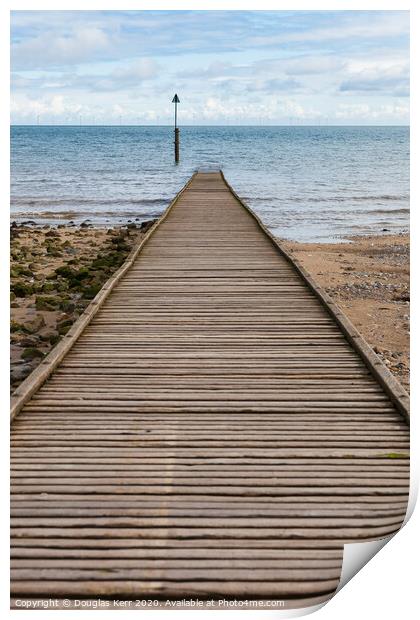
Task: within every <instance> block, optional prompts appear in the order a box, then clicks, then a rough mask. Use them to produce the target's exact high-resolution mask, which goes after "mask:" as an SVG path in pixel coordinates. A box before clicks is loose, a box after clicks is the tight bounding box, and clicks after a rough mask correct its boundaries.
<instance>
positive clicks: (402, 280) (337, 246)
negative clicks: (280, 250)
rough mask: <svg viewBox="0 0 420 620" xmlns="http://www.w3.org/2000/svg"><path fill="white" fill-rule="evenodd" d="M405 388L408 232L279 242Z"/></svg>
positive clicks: (407, 339) (408, 306)
mask: <svg viewBox="0 0 420 620" xmlns="http://www.w3.org/2000/svg"><path fill="white" fill-rule="evenodd" d="M282 243H283V245H284V246H285V248H286V249H287V250H288V251H289V252H291V253H292V254H293V256H295V257H296V258H298V259H299V260H300V261H301V262H302V264H303V266H304V267H305V268H306V270H307V271H308V272H309V273H310V274H311V276H312V277H313V278H314V279H315V280H316V281H317V282H318V284H320V285H321V286H322V287H323V288H324V289H325V290H326V291H327V292H328V294H329V295H330V296H331V297H332V298H333V299H334V301H335V302H336V303H337V304H338V305H339V306H340V307H341V309H342V310H343V311H344V312H345V314H346V315H347V316H348V317H349V319H350V320H351V321H352V323H353V324H354V325H355V327H356V328H357V329H358V330H359V331H360V333H361V334H362V335H363V336H364V338H365V339H366V340H367V342H368V343H369V344H370V345H371V346H372V347H373V349H374V351H375V352H376V353H377V354H378V355H379V357H380V358H381V359H382V361H383V362H384V363H385V364H386V365H387V367H388V368H389V370H390V371H391V372H392V373H393V374H394V375H395V376H396V377H397V379H398V380H399V381H400V382H401V383H402V385H403V386H404V387H405V388H406V389H407V390H408V389H409V345H410V331H409V330H410V327H409V313H410V280H409V278H410V275H409V268H410V265H409V235H408V234H399V235H382V236H366V237H353V238H351V243H330V244H323V243H292V242H288V241H283V242H282Z"/></svg>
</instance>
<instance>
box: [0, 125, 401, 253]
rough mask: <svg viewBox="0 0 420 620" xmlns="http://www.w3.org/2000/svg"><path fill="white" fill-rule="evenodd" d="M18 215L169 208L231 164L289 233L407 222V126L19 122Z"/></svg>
mask: <svg viewBox="0 0 420 620" xmlns="http://www.w3.org/2000/svg"><path fill="white" fill-rule="evenodd" d="M11 138H12V142H11V166H12V180H11V217H12V219H15V220H24V219H31V220H35V221H36V222H43V223H53V224H57V223H60V222H68V221H69V220H73V221H74V222H76V223H77V222H81V221H83V220H86V219H89V220H90V221H91V222H92V223H96V224H109V225H112V224H115V223H119V222H126V221H127V220H130V219H131V220H134V219H135V218H138V219H139V221H142V220H146V219H150V218H152V217H156V216H158V215H159V214H160V213H162V211H163V210H164V209H165V207H166V206H167V205H168V203H169V202H170V200H171V199H172V197H173V196H174V194H175V193H176V192H177V191H178V190H179V189H180V188H181V187H182V185H183V184H184V183H185V182H186V180H187V179H188V178H189V177H190V176H191V174H192V173H193V172H194V171H195V170H197V169H199V168H200V169H206V168H209V169H212V168H215V167H221V168H222V169H223V171H224V173H225V175H226V178H227V180H228V181H229V182H230V183H231V185H232V186H233V187H234V188H235V190H236V191H237V193H238V194H239V195H240V196H241V197H242V198H243V199H244V200H245V201H246V202H247V203H248V204H249V205H250V206H251V207H252V208H253V209H254V210H255V211H256V212H257V213H258V214H259V215H260V217H261V218H262V220H263V221H264V222H265V224H266V225H267V226H268V227H269V228H270V229H271V230H272V231H273V232H274V233H275V234H276V235H277V236H279V237H282V238H288V239H295V240H299V241H331V240H337V239H340V238H345V237H346V236H349V235H353V234H367V233H380V232H382V230H383V229H384V228H385V229H389V230H390V231H392V232H394V231H395V232H397V231H401V230H407V229H408V224H409V129H408V128H407V127H182V128H181V162H180V164H179V165H178V166H175V165H174V163H173V130H172V128H171V127H137V126H136V127H125V126H118V127H87V126H85V127H83V126H82V127H70V126H60V127H59V126H36V127H33V126H20V127H18V126H15V127H12V128H11Z"/></svg>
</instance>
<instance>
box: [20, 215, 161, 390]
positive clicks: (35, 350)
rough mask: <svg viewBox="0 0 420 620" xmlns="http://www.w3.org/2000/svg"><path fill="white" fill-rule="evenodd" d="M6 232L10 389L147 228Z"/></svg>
mask: <svg viewBox="0 0 420 620" xmlns="http://www.w3.org/2000/svg"><path fill="white" fill-rule="evenodd" d="M152 222H153V221H149V222H144V223H143V225H137V224H136V223H130V224H128V225H127V226H119V227H115V228H95V227H92V226H90V225H89V224H88V223H84V224H82V225H81V226H74V225H71V224H67V225H61V226H59V227H51V226H48V225H45V226H42V227H40V226H34V225H33V224H30V223H22V224H16V223H14V224H12V226H11V269H10V279H11V303H10V305H11V389H12V390H14V389H16V387H17V386H18V385H19V383H21V381H23V380H24V379H25V378H26V377H27V376H28V375H29V373H30V372H32V370H33V369H34V368H36V366H37V365H38V364H39V363H40V362H41V361H42V359H43V358H44V357H45V355H46V354H47V353H48V352H49V351H50V350H51V349H52V348H53V347H54V345H55V344H56V343H57V342H59V340H60V339H61V338H62V336H64V335H65V334H66V333H67V331H68V330H69V329H70V327H71V326H72V324H73V323H74V321H75V320H76V319H77V318H78V316H79V315H80V314H81V312H83V310H84V309H85V308H86V306H87V305H88V304H89V302H90V301H91V300H92V299H93V297H95V295H96V294H97V292H98V291H99V290H100V289H101V287H102V286H103V285H104V283H105V282H106V280H108V278H109V277H110V276H111V275H112V273H114V271H115V270H116V269H118V267H119V266H120V265H121V264H122V263H123V262H124V260H125V258H126V257H127V255H128V254H129V252H130V250H131V248H132V247H133V245H134V244H135V243H136V242H137V241H139V239H140V238H141V236H142V235H143V234H144V233H145V232H146V230H147V229H148V228H149V227H150V225H151V224H152Z"/></svg>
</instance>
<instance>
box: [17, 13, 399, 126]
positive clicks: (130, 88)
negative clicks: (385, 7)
mask: <svg viewBox="0 0 420 620" xmlns="http://www.w3.org/2000/svg"><path fill="white" fill-rule="evenodd" d="M11 21H12V30H11V42H12V111H11V120H12V123H14V124H20V123H25V124H27V123H28V124H35V123H36V122H37V119H38V118H39V123H40V124H50V123H57V124H79V123H80V122H81V123H82V124H120V123H121V124H168V123H171V122H172V115H173V106H172V104H171V99H172V96H173V94H174V92H177V93H178V95H179V97H180V99H181V104H180V106H179V119H180V123H181V124H260V123H262V124H318V123H322V124H326V123H328V124H407V123H408V121H409V100H408V95H409V14H408V12H407V11H336V12H330V11H315V12H306V11H274V12H273V11H271V12H268V11H226V12H224V11H223V12H222V11H139V12H137V11H56V12H55V11H14V12H13V13H12V19H11Z"/></svg>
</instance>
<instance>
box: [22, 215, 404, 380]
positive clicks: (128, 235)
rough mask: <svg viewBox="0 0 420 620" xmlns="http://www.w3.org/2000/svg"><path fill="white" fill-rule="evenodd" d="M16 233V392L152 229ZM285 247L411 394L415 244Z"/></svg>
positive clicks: (390, 239) (373, 241) (400, 239)
mask: <svg viewBox="0 0 420 620" xmlns="http://www.w3.org/2000/svg"><path fill="white" fill-rule="evenodd" d="M150 223H151V222H149V223H145V225H143V227H140V226H137V225H136V224H135V223H131V224H128V226H119V227H115V228H109V229H107V228H95V227H92V226H90V225H89V224H85V225H82V226H74V225H70V224H67V225H62V226H60V227H58V228H56V227H50V226H47V225H46V226H43V227H40V226H34V225H31V224H22V225H12V228H11V237H12V243H11V290H12V293H11V385H12V389H15V388H16V387H17V386H18V385H19V383H20V382H21V381H22V380H23V379H25V378H26V377H27V376H28V374H29V373H30V372H31V371H32V370H33V369H34V368H35V367H36V366H37V365H38V364H39V363H40V361H42V359H43V358H44V356H45V355H46V354H47V353H48V352H49V351H50V350H51V348H52V347H53V346H54V345H55V344H56V343H57V342H58V341H59V340H60V339H61V337H62V336H63V335H64V334H65V333H66V332H67V331H68V330H69V329H70V327H71V325H72V324H73V322H74V321H75V320H76V319H77V317H78V316H79V315H80V313H81V312H83V310H84V308H85V307H86V305H87V304H88V303H89V302H90V300H91V299H92V298H93V297H94V296H95V295H96V293H97V292H98V291H99V289H100V288H101V286H102V285H103V284H104V282H105V281H106V280H107V279H108V278H109V277H110V276H111V274H112V273H113V272H114V271H115V270H116V269H117V268H118V267H119V266H120V265H121V263H122V262H123V261H124V260H125V258H126V256H127V254H128V253H129V252H130V250H131V248H132V247H133V245H134V243H136V241H137V240H138V239H139V235H142V234H143V233H144V232H145V230H146V229H147V228H148V226H149V225H150ZM282 243H283V245H284V246H285V247H286V249H287V250H289V251H290V252H291V253H292V254H293V255H294V256H296V257H297V258H299V259H300V260H301V261H302V263H303V265H304V266H305V268H306V269H307V270H308V271H309V273H310V274H311V275H312V276H313V277H314V279H315V280H316V281H317V282H318V283H319V284H320V285H321V286H322V287H323V288H325V289H326V291H327V292H328V293H329V294H330V295H331V297H332V298H333V299H334V300H335V301H336V302H337V303H338V305H339V306H340V307H341V308H342V309H343V310H344V312H345V313H346V314H347V316H348V317H349V318H350V320H351V321H352V322H353V323H354V325H355V326H356V327H357V329H358V330H359V331H360V332H361V333H362V334H363V336H364V337H365V338H366V340H367V341H368V342H369V344H370V345H371V346H372V347H373V348H374V350H375V351H376V352H377V353H378V354H379V356H380V357H381V359H382V360H383V361H384V363H385V364H386V365H387V366H388V368H389V369H390V370H391V372H393V373H394V374H395V376H396V377H397V378H398V379H399V380H400V381H401V383H402V384H403V385H404V386H405V388H406V389H408V382H409V305H410V303H409V300H410V293H409V237H408V235H407V234H400V235H383V236H376V237H354V238H353V239H352V242H351V243H338V244H323V243H295V242H290V241H283V242H282Z"/></svg>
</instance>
